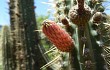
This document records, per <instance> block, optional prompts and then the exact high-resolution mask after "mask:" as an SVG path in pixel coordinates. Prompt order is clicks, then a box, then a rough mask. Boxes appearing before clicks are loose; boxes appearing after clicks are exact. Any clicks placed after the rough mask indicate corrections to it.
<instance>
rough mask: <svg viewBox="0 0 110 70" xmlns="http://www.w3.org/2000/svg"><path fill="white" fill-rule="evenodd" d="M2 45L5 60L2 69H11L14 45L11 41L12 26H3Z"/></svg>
mask: <svg viewBox="0 0 110 70" xmlns="http://www.w3.org/2000/svg"><path fill="white" fill-rule="evenodd" d="M0 46H1V47H2V57H3V58H2V57H1V59H2V60H3V61H2V63H3V69H2V70H11V69H12V58H11V56H12V55H11V54H12V52H11V51H12V47H11V42H10V28H9V27H8V26H3V27H2V31H1V45H0Z"/></svg>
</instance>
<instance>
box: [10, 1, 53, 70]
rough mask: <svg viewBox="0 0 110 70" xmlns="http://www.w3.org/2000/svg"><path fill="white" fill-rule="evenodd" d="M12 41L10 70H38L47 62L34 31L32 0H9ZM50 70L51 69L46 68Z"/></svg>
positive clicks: (36, 33) (34, 21) (37, 35)
mask: <svg viewBox="0 0 110 70" xmlns="http://www.w3.org/2000/svg"><path fill="white" fill-rule="evenodd" d="M9 6H10V21H11V40H12V58H13V59H12V61H13V62H12V66H13V67H12V69H11V70H40V68H41V66H43V65H44V64H46V63H47V62H48V59H47V58H45V57H44V55H43V54H42V52H43V51H42V50H44V49H43V47H42V45H41V44H40V41H39V34H38V32H36V31H35V30H37V28H36V19H35V13H34V9H35V6H34V1H33V0H10V3H9ZM47 69H48V70H51V68H47Z"/></svg>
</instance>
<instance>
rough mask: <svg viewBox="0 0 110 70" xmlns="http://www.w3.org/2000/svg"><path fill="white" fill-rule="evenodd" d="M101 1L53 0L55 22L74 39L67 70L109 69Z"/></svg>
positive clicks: (107, 43)
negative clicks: (62, 25) (62, 26)
mask: <svg viewBox="0 0 110 70" xmlns="http://www.w3.org/2000/svg"><path fill="white" fill-rule="evenodd" d="M102 2H103V0H87V1H86V0H58V1H55V0H54V2H53V3H55V6H56V7H55V10H56V13H55V14H54V15H55V22H56V23H62V24H64V27H65V29H66V30H67V32H68V33H69V34H70V36H71V37H72V38H73V39H74V41H75V44H74V45H75V49H73V51H72V52H70V53H69V54H70V57H69V58H70V59H69V60H70V65H71V66H72V67H71V68H70V69H68V70H74V69H75V70H109V69H110V64H109V51H110V48H109V46H110V45H109V22H108V21H107V15H106V13H104V9H105V8H104V7H103V6H102ZM51 33H52V32H51ZM52 35H54V33H53V34H52ZM47 38H49V39H50V37H48V36H47ZM52 42H53V41H52ZM53 44H54V45H56V44H55V43H53ZM56 47H57V46H56ZM66 57H68V56H66ZM74 61H78V62H77V63H75V62H74ZM62 62H64V61H62Z"/></svg>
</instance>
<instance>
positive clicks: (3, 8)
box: [0, 0, 110, 25]
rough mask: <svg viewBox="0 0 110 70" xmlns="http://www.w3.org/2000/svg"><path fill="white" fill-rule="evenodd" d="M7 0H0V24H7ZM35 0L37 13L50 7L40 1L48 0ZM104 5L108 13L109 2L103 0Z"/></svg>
mask: <svg viewBox="0 0 110 70" xmlns="http://www.w3.org/2000/svg"><path fill="white" fill-rule="evenodd" d="M8 1H9V0H0V25H9V24H10V19H9V8H8ZM34 1H35V6H36V9H35V13H37V15H46V14H47V10H48V9H49V8H50V6H49V5H47V4H43V3H42V2H48V1H49V0H34ZM108 1H109V0H108ZM103 5H104V6H105V7H106V10H105V12H106V13H107V14H110V10H109V9H110V2H105V3H104V4H103Z"/></svg>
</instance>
